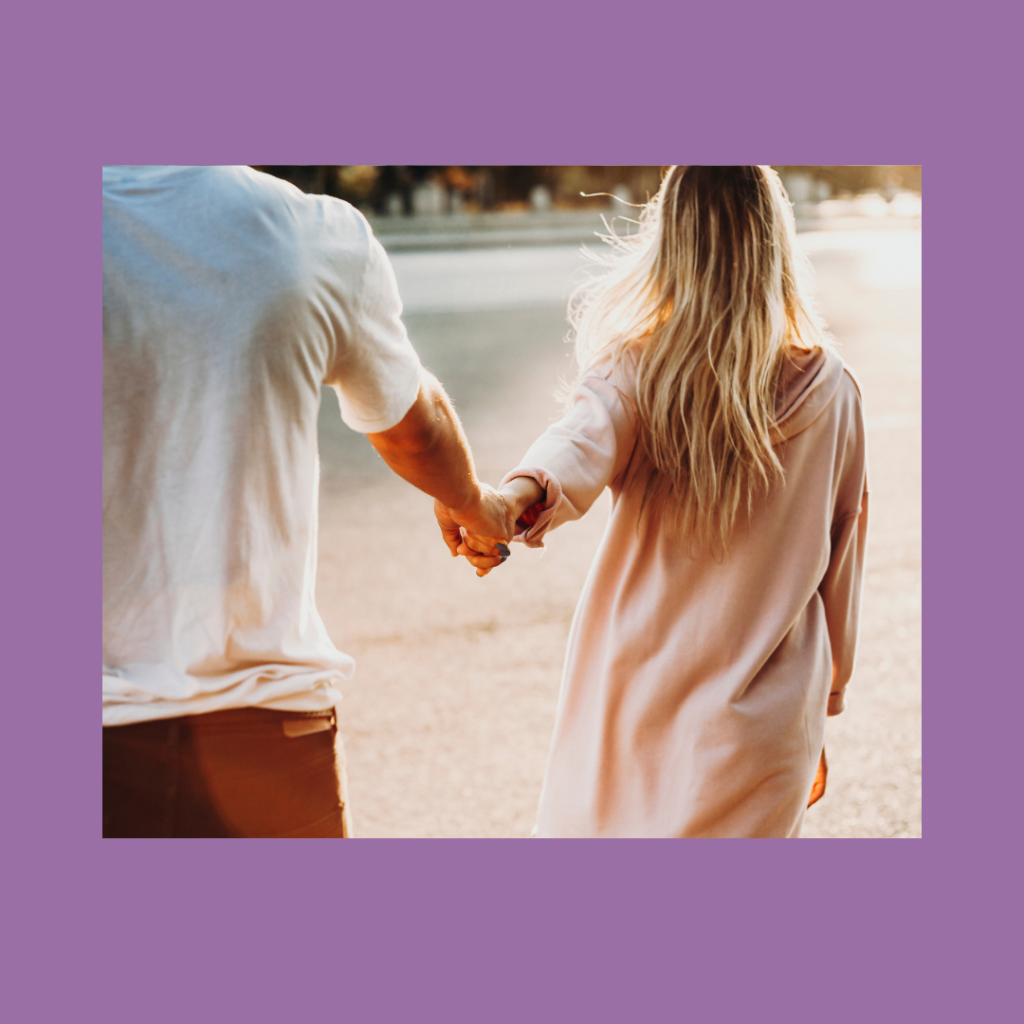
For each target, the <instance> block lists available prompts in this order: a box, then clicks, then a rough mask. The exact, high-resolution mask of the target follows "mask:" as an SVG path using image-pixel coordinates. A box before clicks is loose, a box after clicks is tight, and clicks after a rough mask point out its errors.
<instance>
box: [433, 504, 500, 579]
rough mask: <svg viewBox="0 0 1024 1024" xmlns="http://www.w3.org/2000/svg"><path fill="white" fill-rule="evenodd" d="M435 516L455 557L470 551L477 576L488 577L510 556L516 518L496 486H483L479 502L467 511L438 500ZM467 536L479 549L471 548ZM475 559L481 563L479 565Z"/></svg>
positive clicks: (435, 506)
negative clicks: (481, 552) (484, 555)
mask: <svg viewBox="0 0 1024 1024" xmlns="http://www.w3.org/2000/svg"><path fill="white" fill-rule="evenodd" d="M434 516H435V517H436V519H437V525H438V526H440V527H441V536H442V537H443V538H444V542H445V544H446V545H447V546H448V550H449V551H450V552H451V554H452V557H453V558H455V557H457V556H458V555H462V554H465V555H467V557H469V552H471V553H472V555H473V557H472V558H470V561H471V562H472V563H473V564H474V565H475V566H476V567H477V575H478V576H486V575H487V573H488V572H490V570H491V569H493V568H494V567H495V566H496V565H501V563H502V562H503V561H504V560H505V559H506V558H507V557H508V554H509V549H508V546H507V541H510V540H511V539H512V534H513V533H514V532H515V519H514V518H513V517H512V514H511V510H510V509H509V507H508V504H507V503H506V501H505V498H504V497H503V496H502V495H501V494H500V493H499V492H498V491H496V490H495V489H494V488H493V487H488V486H487V485H486V484H481V486H480V497H479V500H478V501H476V502H474V503H473V504H470V505H468V506H467V507H465V508H460V509H455V508H450V507H448V506H447V505H443V504H442V503H441V502H440V501H435V502H434ZM467 536H472V537H473V538H474V541H473V543H474V544H475V545H476V547H474V548H472V549H470V548H468V547H467V546H466V545H465V542H464V539H465V537H467ZM485 539H486V543H485ZM499 545H500V547H499ZM502 549H503V550H502ZM480 551H486V552H487V553H488V557H486V558H485V557H482V556H481V555H480V554H479V552H480ZM475 558H480V559H481V560H480V561H479V562H477V561H474V559H475ZM481 569H483V570H484V571H481Z"/></svg>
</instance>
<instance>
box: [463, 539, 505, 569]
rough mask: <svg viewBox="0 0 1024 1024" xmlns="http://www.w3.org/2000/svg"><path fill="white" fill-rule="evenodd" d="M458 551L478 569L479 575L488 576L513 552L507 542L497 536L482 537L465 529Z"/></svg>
mask: <svg viewBox="0 0 1024 1024" xmlns="http://www.w3.org/2000/svg"><path fill="white" fill-rule="evenodd" d="M458 553H459V554H460V555H462V556H464V557H465V559H466V561H467V562H469V564H470V565H472V566H473V567H474V568H475V569H476V574H477V576H486V575H487V574H488V573H489V572H490V571H491V570H492V569H496V568H497V567H498V566H499V565H501V563H502V562H504V561H505V559H506V558H508V556H509V555H510V554H511V553H512V552H511V551H510V550H509V547H508V545H507V544H505V543H504V542H503V541H501V540H500V539H499V538H497V537H480V536H478V535H477V534H475V533H468V532H466V531H463V534H462V543H461V544H459V547H458Z"/></svg>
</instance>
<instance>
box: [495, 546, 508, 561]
mask: <svg viewBox="0 0 1024 1024" xmlns="http://www.w3.org/2000/svg"><path fill="white" fill-rule="evenodd" d="M494 546H495V547H496V548H497V549H498V551H499V552H500V553H501V557H502V558H508V556H509V555H511V554H512V552H511V551H509V549H508V547H507V545H505V544H495V545H494Z"/></svg>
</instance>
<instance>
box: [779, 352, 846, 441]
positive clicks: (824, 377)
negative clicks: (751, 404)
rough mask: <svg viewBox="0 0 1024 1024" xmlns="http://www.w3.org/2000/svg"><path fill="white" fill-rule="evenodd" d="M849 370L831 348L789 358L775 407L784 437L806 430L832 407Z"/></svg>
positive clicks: (781, 435) (781, 434)
mask: <svg viewBox="0 0 1024 1024" xmlns="http://www.w3.org/2000/svg"><path fill="white" fill-rule="evenodd" d="M845 372H846V367H845V365H844V363H843V360H842V359H841V358H840V356H839V355H838V354H837V353H836V352H834V351H833V350H832V349H831V348H827V347H826V348H820V349H816V350H814V351H813V352H807V353H802V354H800V355H797V356H793V357H791V358H790V359H789V360H788V361H787V363H786V366H785V369H784V370H783V373H782V380H781V382H780V385H779V397H778V402H777V403H776V406H775V409H776V417H777V423H778V429H779V434H780V440H785V439H787V438H790V437H794V436H795V435H796V434H799V433H800V432H801V431H802V430H806V429H807V428H808V427H809V426H810V425H811V424H812V423H813V422H814V421H815V420H816V419H817V418H818V417H819V416H820V415H821V414H822V413H823V412H824V411H825V410H826V409H827V408H828V405H829V402H831V401H832V399H833V398H835V395H836V392H837V391H838V390H839V385H840V384H841V383H842V380H843V374H844V373H845Z"/></svg>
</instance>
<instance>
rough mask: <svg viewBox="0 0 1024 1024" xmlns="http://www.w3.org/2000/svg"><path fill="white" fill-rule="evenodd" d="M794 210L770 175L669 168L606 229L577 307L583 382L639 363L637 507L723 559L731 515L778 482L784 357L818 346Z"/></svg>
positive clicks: (767, 171)
mask: <svg viewBox="0 0 1024 1024" xmlns="http://www.w3.org/2000/svg"><path fill="white" fill-rule="evenodd" d="M795 234H796V228H795V223H794V220H793V212H792V208H791V206H790V203H789V200H788V198H787V197H786V193H785V190H784V189H783V187H782V182H781V181H780V180H779V176H778V175H777V174H776V173H775V171H773V170H772V169H771V168H770V167H698V166H689V167H684V166H679V167H671V168H669V169H668V171H667V173H666V174H665V177H664V179H663V181H662V184H661V188H660V190H659V191H658V194H657V196H655V198H654V199H653V200H652V201H651V202H649V203H648V204H647V205H646V206H645V207H644V208H643V211H642V214H641V216H640V220H639V223H638V230H637V231H636V232H635V233H634V234H631V235H627V236H625V237H622V236H618V235H616V234H615V232H614V231H611V232H610V233H609V235H608V236H606V237H605V241H607V242H609V243H610V244H611V249H606V250H605V253H604V254H595V253H591V254H590V255H591V256H592V257H593V258H594V259H595V260H596V261H597V262H598V263H599V264H600V265H602V266H603V268H604V272H603V273H601V274H599V275H598V276H597V277H596V278H594V279H592V280H591V281H590V282H589V283H588V284H586V285H584V286H583V287H582V288H581V289H580V290H578V291H577V293H576V294H575V295H574V297H573V302H572V304H571V307H570V322H571V323H572V326H573V328H574V335H575V345H576V360H577V363H578V365H579V368H580V372H581V374H582V373H584V372H585V371H586V370H587V369H588V368H590V367H592V366H593V365H594V364H595V363H597V362H600V361H602V360H603V359H605V358H606V357H607V356H609V355H611V356H613V358H615V359H616V360H618V359H620V358H622V356H623V355H624V353H625V352H626V351H627V350H629V349H633V350H634V351H635V352H636V355H637V364H636V384H637V407H638V411H639V415H640V435H641V438H642V442H643V446H644V449H645V451H646V454H647V456H648V459H649V461H650V463H651V465H652V467H653V471H652V473H651V476H650V478H649V480H648V483H647V489H646V491H645V495H644V506H643V507H644V508H645V509H647V508H650V507H652V505H657V506H659V507H667V508H668V509H669V511H670V513H671V514H672V515H674V516H676V517H678V518H679V520H680V524H681V526H682V527H683V529H684V531H685V532H686V533H687V534H689V535H690V536H691V537H692V538H694V539H696V540H698V541H707V542H709V543H710V544H711V545H712V546H713V547H716V548H719V547H720V548H721V549H723V550H724V549H726V548H727V546H728V539H729V536H730V534H731V533H732V530H733V528H734V526H735V524H736V520H737V516H738V513H739V512H740V511H741V510H745V511H746V512H747V514H749V512H750V511H751V509H752V507H753V501H754V496H755V494H756V493H757V492H758V491H759V490H767V488H768V487H769V486H770V485H771V484H772V483H773V481H776V480H778V479H781V475H782V464H781V462H780V461H779V457H778V454H777V453H776V451H775V450H774V448H773V442H777V441H778V436H777V433H776V429H777V424H776V397H777V392H778V388H779V384H780V378H781V375H782V371H783V368H784V364H785V361H786V358H787V356H788V354H789V352H790V350H798V351H799V350H805V351H807V350H811V349H814V348H816V347H819V346H821V345H823V344H825V343H826V341H825V334H824V325H823V322H822V321H821V319H820V317H819V316H818V315H817V313H816V311H815V309H814V307H813V305H812V304H811V303H810V302H809V300H808V298H807V293H806V285H805V283H804V282H805V278H806V273H805V271H806V265H805V261H803V260H801V258H800V256H799V254H798V250H797V249H796V247H795Z"/></svg>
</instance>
